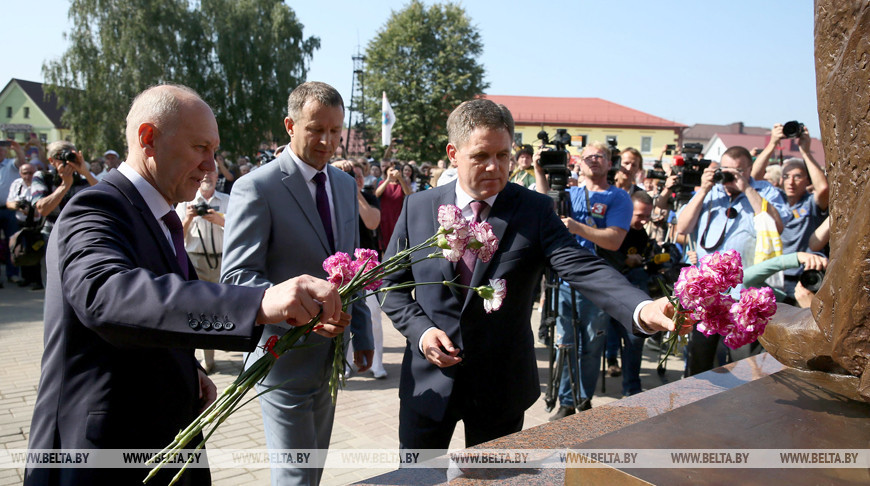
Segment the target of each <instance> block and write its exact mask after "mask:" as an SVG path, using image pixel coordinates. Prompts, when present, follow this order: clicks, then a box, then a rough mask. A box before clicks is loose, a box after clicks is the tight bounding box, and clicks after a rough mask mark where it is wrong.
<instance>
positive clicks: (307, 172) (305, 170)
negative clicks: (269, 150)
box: [286, 147, 329, 185]
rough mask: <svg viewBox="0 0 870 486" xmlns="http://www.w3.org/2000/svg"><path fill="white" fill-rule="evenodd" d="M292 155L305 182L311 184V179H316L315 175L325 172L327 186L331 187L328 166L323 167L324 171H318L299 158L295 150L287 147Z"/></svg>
mask: <svg viewBox="0 0 870 486" xmlns="http://www.w3.org/2000/svg"><path fill="white" fill-rule="evenodd" d="M286 150H287V151H288V152H289V153H290V158H291V159H293V162H296V167H297V168H298V169H299V172H301V173H302V178H304V179H305V182H311V179H314V175H315V174H317V173H318V172H323V173H324V174H326V184H327V185H329V171H328V170H326V168H327V166H323V170H322V171H318V170H317V169H315V168H314V167H311V166H310V165H308V164H306V163H305V162H303V161H302V159H300V158H299V156H297V155H296V154H295V153H293V149H291V148H290V147H287V149H286Z"/></svg>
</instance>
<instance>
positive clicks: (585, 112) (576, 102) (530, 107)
mask: <svg viewBox="0 0 870 486" xmlns="http://www.w3.org/2000/svg"><path fill="white" fill-rule="evenodd" d="M484 97H485V98H486V99H489V100H492V101H494V102H496V103H500V104H503V105H505V106H507V107H508V109H509V110H510V111H511V114H512V115H513V117H514V122H515V123H517V124H518V125H530V124H541V123H546V124H550V125H574V126H579V125H582V126H606V127H642V128H684V127H686V125H683V124H681V123H677V122H673V121H670V120H665V119H664V118H659V117H657V116H653V115H650V114H649V113H644V112H642V111H638V110H635V109H632V108H628V107H627V106H622V105H618V104H616V103H611V102H610V101H607V100H602V99H601V98H545V97H537V96H505V95H485V96H484Z"/></svg>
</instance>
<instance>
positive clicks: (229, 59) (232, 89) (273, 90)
mask: <svg viewBox="0 0 870 486" xmlns="http://www.w3.org/2000/svg"><path fill="white" fill-rule="evenodd" d="M202 13H203V24H204V26H205V28H206V29H210V30H209V32H211V41H212V45H213V46H214V47H213V51H212V53H211V58H212V59H214V60H215V61H216V62H213V63H211V64H210V66H209V69H208V74H207V80H206V85H205V86H204V87H203V88H202V89H200V93H201V94H202V95H203V97H204V98H205V99H206V100H207V101H209V102H210V103H211V104H212V106H214V108H215V116H216V118H217V122H218V126H219V127H220V130H221V145H222V146H223V147H224V148H227V149H229V150H230V151H232V152H234V153H244V154H250V153H253V152H254V151H255V149H256V147H257V145H258V144H259V143H260V142H261V141H264V140H272V139H273V138H278V139H279V140H280V141H282V143H283V142H284V139H286V138H287V135H286V133H285V131H284V124H283V119H284V116H285V115H286V114H287V97H288V96H289V95H290V92H291V91H292V90H293V88H295V87H296V86H298V85H299V84H301V83H302V82H304V81H305V76H306V73H307V71H308V62H310V60H311V57H312V55H313V53H314V50H315V49H317V48H319V47H320V39H319V38H317V37H309V38H307V39H306V38H304V36H303V34H302V24H301V23H300V22H299V21H298V20H297V19H296V14H295V13H294V12H293V10H292V9H291V8H290V7H288V6H287V5H285V4H284V3H282V2H281V1H280V0H202Z"/></svg>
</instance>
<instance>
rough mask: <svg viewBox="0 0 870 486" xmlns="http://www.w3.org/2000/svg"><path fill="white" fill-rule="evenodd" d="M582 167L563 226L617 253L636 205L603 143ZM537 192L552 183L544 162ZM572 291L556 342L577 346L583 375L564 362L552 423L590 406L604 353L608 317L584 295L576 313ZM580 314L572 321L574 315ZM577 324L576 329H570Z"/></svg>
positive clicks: (565, 294)
mask: <svg viewBox="0 0 870 486" xmlns="http://www.w3.org/2000/svg"><path fill="white" fill-rule="evenodd" d="M580 161H581V162H580V169H581V171H582V173H583V176H584V177H585V183H584V184H583V185H582V186H579V187H569V188H567V191H568V195H569V214H568V215H563V216H562V223H563V224H564V225H565V226H566V227H567V228H568V231H569V232H570V233H572V234H573V235H575V237H576V239H577V242H578V243H580V245H581V246H582V247H584V248H586V249H588V250H589V251H591V252H593V253H594V252H595V250H596V248H597V247H601V248H604V249H607V250H618V249H619V247H620V246H621V245H622V242H623V240H624V239H625V235H626V234H627V232H628V230H629V227H630V223H631V214H632V203H631V199H630V198H629V196H628V193H626V192H625V191H623V190H621V189H619V188H617V187H615V186H611V185H610V184H608V182H607V173H608V171H609V170H610V168H611V166H612V161H611V151H610V147H608V146H607V145H605V144H603V143H601V142H592V143H590V144H588V145H587V146H586V147H584V148H583V152H582V153H581V156H580ZM535 190H536V191H537V192H540V193H542V194H549V191H550V184H549V182H548V180H547V177H546V174H545V172H544V169H543V168H542V167H541V164H540V163H536V164H535ZM572 300H573V299H572V295H571V287H569V286H568V285H567V284H564V283H563V284H562V285H561V286H560V289H559V307H560V312H559V319H558V320H557V324H556V326H557V327H556V343H557V344H559V345H560V346H562V347H570V346H571V345H573V344H574V343H577V358H576V360H577V363H578V366H577V368H578V370H579V372H573V373H572V372H569V371H568V370H570V369H571V368H572V367H571V366H568V363H567V362H565V365H564V366H563V372H562V380H561V383H560V386H559V403H560V407H559V410H558V411H557V412H556V414H555V415H553V416H552V417H551V418H550V420H557V419H560V418H563V417H566V416H568V415H572V414H573V413H574V412H575V408H576V409H578V410H580V411H583V410H588V409H590V408H592V395H593V394H594V392H595V385H596V384H597V382H598V366H599V363H600V362H601V353H602V351H603V350H604V343H605V339H606V331H607V326H608V325H609V323H610V316H608V315H607V314H606V313H604V311H603V310H601V309H600V308H598V307H597V306H595V305H594V304H593V303H592V302H591V301H590V300H588V299H586V297H585V296H582V295H581V296H577V298H576V307H575V309H572V306H571V303H572ZM572 314H576V315H577V316H578V318H577V321H576V322H574V323H572V322H571V319H570V316H572ZM572 324H573V325H572ZM574 373H577V374H578V375H579V380H577V379H575V380H573V381H574V382H575V383H579V384H580V390H579V391H580V393H579V397H580V403H577V404H575V403H574V397H573V393H572V390H571V381H572V380H571V378H570V375H572V374H574Z"/></svg>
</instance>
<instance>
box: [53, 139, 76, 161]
mask: <svg viewBox="0 0 870 486" xmlns="http://www.w3.org/2000/svg"><path fill="white" fill-rule="evenodd" d="M75 149H76V146H75V145H73V144H72V142H67V141H66V140H58V141H56V142H51V143H50V144H48V148H47V149H45V156H46V157H48V158H49V159H55V160H57V156H58V155H60V153H61V152H62V151H64V150H75Z"/></svg>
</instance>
